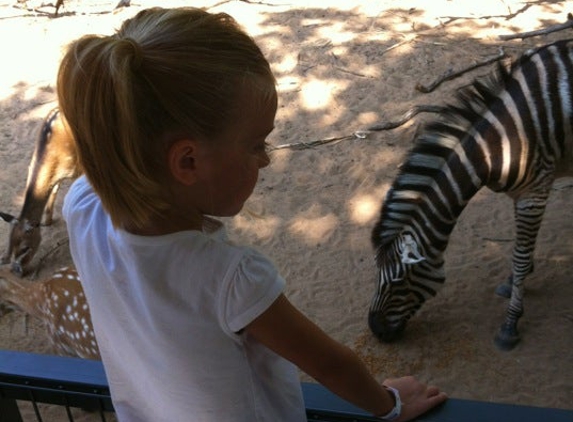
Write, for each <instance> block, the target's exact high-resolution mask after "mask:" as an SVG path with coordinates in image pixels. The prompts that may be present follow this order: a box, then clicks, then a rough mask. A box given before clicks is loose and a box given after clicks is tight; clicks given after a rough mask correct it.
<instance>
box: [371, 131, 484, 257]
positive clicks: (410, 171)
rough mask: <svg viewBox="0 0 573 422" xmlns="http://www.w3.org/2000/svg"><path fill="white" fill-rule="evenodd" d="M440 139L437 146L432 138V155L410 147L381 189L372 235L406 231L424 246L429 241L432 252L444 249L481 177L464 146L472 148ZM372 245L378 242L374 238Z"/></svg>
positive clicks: (479, 170) (422, 147)
mask: <svg viewBox="0 0 573 422" xmlns="http://www.w3.org/2000/svg"><path fill="white" fill-rule="evenodd" d="M446 143H447V142H445V141H444V140H442V142H441V145H440V147H439V148H437V147H436V145H437V144H436V140H434V144H433V145H432V147H433V148H432V151H433V152H434V154H430V153H428V151H427V150H425V148H424V146H423V145H419V146H418V147H417V148H415V149H414V150H413V151H412V152H411V154H410V155H409V157H408V159H407V161H406V163H405V164H404V165H403V166H402V170H401V173H400V175H399V176H398V177H397V178H396V180H395V182H394V184H393V186H392V188H391V189H390V191H389V192H388V194H387V197H386V201H385V203H384V207H383V210H382V216H381V219H380V222H379V223H378V225H377V227H376V228H375V229H374V233H373V234H374V235H375V237H376V236H379V239H384V238H386V239H389V238H393V237H395V236H396V235H398V234H400V233H403V232H411V233H413V234H414V235H415V237H416V238H417V239H418V240H419V241H420V242H422V243H423V244H424V245H431V247H428V248H429V249H432V250H433V252H434V253H433V255H434V256H436V255H437V254H439V253H441V252H443V251H444V250H445V249H446V247H447V244H448V241H449V237H450V234H451V232H452V230H453V228H454V226H455V225H456V223H457V220H458V218H459V216H460V214H461V213H462V211H463V210H464V208H465V207H466V205H467V204H468V203H469V201H470V200H471V199H472V198H473V196H474V195H475V194H476V193H477V192H478V191H479V190H480V189H481V188H482V187H483V186H484V185H485V182H484V181H485V180H487V179H486V177H487V176H486V175H484V171H483V169H480V168H479V167H478V166H476V165H474V164H473V163H474V160H476V159H479V157H472V156H471V155H470V154H471V152H468V151H472V150H474V149H471V148H469V149H468V148H465V149H464V148H463V145H462V144H461V143H460V142H459V141H457V142H454V143H453V145H448V146H446V145H445V144H446ZM478 162H479V161H478ZM382 243H383V242H382ZM375 244H376V245H377V246H379V244H380V243H377V242H376V240H375ZM428 248H426V249H428ZM426 252H427V253H428V252H429V253H430V254H432V253H431V251H430V250H427V251H426Z"/></svg>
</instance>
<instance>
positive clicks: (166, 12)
mask: <svg viewBox="0 0 573 422" xmlns="http://www.w3.org/2000/svg"><path fill="white" fill-rule="evenodd" d="M261 81H263V83H262V84H261ZM267 82H268V84H267ZM245 83H251V84H254V85H252V87H253V88H255V87H261V86H263V87H265V86H268V87H270V89H268V91H269V92H270V91H271V90H273V92H274V83H275V80H274V77H273V75H272V72H271V70H270V66H269V63H268V61H267V60H266V59H265V57H264V56H263V54H262V52H261V50H260V49H259V47H258V46H257V45H256V43H255V42H254V40H253V39H252V38H250V37H249V36H248V35H247V34H246V33H245V32H244V31H243V30H242V29H241V28H240V27H239V26H238V24H237V23H236V22H235V21H234V20H233V18H231V17H230V16H229V15H227V14H224V13H220V14H210V13H208V12H205V11H202V10H200V9H193V8H178V9H162V8H152V9H147V10H143V11H141V12H139V13H138V14H137V15H136V16H134V17H133V18H131V19H129V20H127V21H125V22H124V23H123V25H122V26H121V28H120V29H119V30H118V31H117V33H116V34H115V35H112V36H98V35H87V36H84V37H82V38H80V39H79V40H76V41H74V42H73V43H72V44H71V45H70V46H69V47H68V50H67V52H66V54H65V56H64V58H63V60H62V62H61V64H60V69H59V73H58V82H57V87H58V88H57V92H58V101H59V105H60V109H61V110H62V112H63V114H64V116H65V117H66V119H67V121H68V123H69V126H70V129H71V131H72V134H73V136H74V138H75V141H76V145H77V151H78V160H79V164H80V166H81V168H82V170H83V172H85V174H86V176H87V177H88V180H89V181H90V183H91V184H92V186H93V187H94V189H95V191H96V192H97V194H98V195H99V196H100V198H101V200H102V204H103V206H104V208H105V209H106V211H107V212H108V213H109V215H110V216H111V220H112V222H113V224H114V225H115V226H116V227H117V226H120V225H121V224H122V223H124V222H126V221H129V222H130V223H131V224H134V225H135V226H137V227H143V226H144V225H145V224H146V223H147V222H148V221H149V220H150V218H152V217H153V216H154V215H160V214H161V213H163V212H164V211H165V210H167V209H168V208H169V202H168V198H167V197H166V192H165V191H164V186H163V183H162V182H164V181H165V180H166V179H165V178H166V177H167V176H166V175H167V167H166V163H165V160H166V158H165V157H166V151H167V149H168V147H169V145H167V144H166V140H165V139H166V137H167V136H166V135H169V134H182V135H184V136H190V137H192V138H194V139H199V140H210V139H213V138H216V137H217V135H219V134H221V133H222V132H223V131H224V130H225V129H226V128H228V127H229V125H230V124H232V123H234V119H237V118H238V111H239V110H238V97H239V95H240V94H241V91H242V90H243V89H244V86H245Z"/></svg>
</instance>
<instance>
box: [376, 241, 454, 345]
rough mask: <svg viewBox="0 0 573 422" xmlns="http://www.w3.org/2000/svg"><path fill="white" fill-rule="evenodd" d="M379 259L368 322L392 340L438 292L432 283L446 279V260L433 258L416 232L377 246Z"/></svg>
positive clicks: (382, 338) (381, 334)
mask: <svg viewBox="0 0 573 422" xmlns="http://www.w3.org/2000/svg"><path fill="white" fill-rule="evenodd" d="M376 259H377V265H378V285H377V289H376V292H375V294H374V297H373V298H372V302H371V304H370V311H369V315H368V324H369V326H370V329H371V330H372V332H373V333H374V334H375V335H376V336H377V337H378V338H379V339H380V340H382V341H384V342H390V341H393V340H395V339H396V338H397V337H398V336H399V335H400V334H401V333H402V332H403V331H404V328H405V327H406V323H407V322H408V320H409V319H410V318H411V317H412V316H413V315H414V314H415V313H416V311H417V310H418V309H419V308H420V307H421V306H422V304H423V303H424V302H425V301H426V299H427V298H429V297H431V296H434V295H435V293H436V292H435V290H434V288H435V286H431V284H433V282H438V283H440V284H441V283H442V282H443V280H444V276H443V261H442V260H441V259H439V260H437V261H434V260H432V261H434V262H430V260H429V259H427V257H426V256H425V255H424V250H423V248H422V246H421V244H420V242H419V241H418V240H417V239H416V236H415V235H414V234H413V233H407V232H402V233H400V234H399V235H397V236H396V237H395V238H394V239H392V240H390V241H389V242H387V243H385V244H382V245H381V246H380V247H378V253H377V257H376ZM436 262H437V263H438V265H436Z"/></svg>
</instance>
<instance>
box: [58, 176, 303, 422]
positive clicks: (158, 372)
mask: <svg viewBox="0 0 573 422" xmlns="http://www.w3.org/2000/svg"><path fill="white" fill-rule="evenodd" d="M63 214H64V218H65V220H66V222H67V226H68V232H69V238H70V249H71V253H72V257H73V260H74V263H75V265H76V267H77V269H78V272H79V275H80V278H81V280H82V285H83V288H84V290H85V294H86V297H87V301H88V303H89V306H90V310H91V316H92V321H93V325H94V329H95V333H96V338H97V341H98V346H99V349H100V352H101V356H102V360H103V363H104V367H105V371H106V375H107V378H108V381H109V385H110V390H111V395H112V399H113V403H114V407H115V410H116V413H117V416H118V418H119V420H120V421H121V422H144V421H149V422H162V421H165V422H191V421H193V422H195V421H197V422H203V421H205V422H210V421H213V422H224V421H233V422H237V421H245V422H255V421H273V422H274V421H289V422H290V421H293V422H295V421H296V422H301V421H306V417H305V410H304V402H303V399H302V393H301V388H300V381H299V377H298V370H297V368H296V367H295V366H294V365H293V364H291V363H290V362H288V361H286V360H285V359H283V358H282V357H280V356H279V355H277V354H275V353H273V352H272V351H270V350H269V349H267V348H266V347H264V346H262V345H261V344H259V343H257V342H255V341H253V340H252V339H250V338H249V336H248V335H247V334H245V333H244V332H241V329H243V328H244V327H245V326H246V325H248V324H249V323H250V322H251V321H253V319H255V318H256V317H257V316H259V315H260V314H261V313H263V312H264V311H265V310H266V309H267V308H268V307H269V306H270V305H271V304H272V303H273V302H274V301H275V300H276V299H277V297H278V296H279V295H280V294H281V293H282V291H283V289H284V280H283V279H282V277H281V276H280V275H279V274H278V273H277V270H276V269H275V267H274V265H273V264H272V263H271V262H270V261H269V260H268V259H267V258H265V257H264V256H263V255H261V254H260V253H258V252H257V251H255V250H253V249H251V248H247V247H242V246H235V245H233V244H231V243H230V242H229V241H228V240H227V238H226V233H225V230H224V228H223V226H222V224H221V223H220V222H215V220H210V221H211V223H215V224H210V225H211V226H214V227H212V228H211V230H204V231H203V232H199V231H184V232H178V233H173V234H169V235H164V236H149V237H148V236H136V235H133V234H130V233H127V232H126V231H123V230H116V229H114V228H113V226H112V225H111V220H110V218H109V216H108V215H107V213H106V212H105V211H104V210H103V208H102V205H101V202H100V200H99V197H98V196H97V195H96V194H95V193H94V192H93V190H92V188H91V185H90V184H89V183H88V182H87V179H86V178H85V177H81V178H79V179H78V180H76V181H75V182H74V183H73V185H72V186H71V188H70V190H69V192H68V194H67V195H66V198H65V202H64V209H63Z"/></svg>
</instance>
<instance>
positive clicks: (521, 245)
mask: <svg viewBox="0 0 573 422" xmlns="http://www.w3.org/2000/svg"><path fill="white" fill-rule="evenodd" d="M548 196H549V189H547V190H543V191H541V192H540V191H537V192H529V193H528V194H527V195H526V196H524V197H521V198H519V199H516V200H515V223H516V230H515V246H514V248H513V268H512V275H511V276H510V278H509V280H508V283H509V286H510V289H511V290H510V291H511V297H510V300H509V305H508V307H507V313H506V317H505V321H504V323H503V324H502V325H501V328H500V329H499V331H498V333H497V335H496V336H495V344H496V345H497V347H498V348H500V349H501V350H511V349H513V348H514V347H515V346H516V344H517V343H518V342H519V340H520V336H519V332H518V330H517V323H518V321H519V318H521V316H522V315H523V293H524V284H523V282H524V280H525V277H527V275H528V274H529V273H531V272H532V271H533V253H534V251H535V241H536V239H537V233H538V232H539V228H540V227H541V221H542V220H543V214H544V212H545V206H546V204H547V198H548ZM505 289H507V287H506V286H504V285H502V286H499V287H498V288H497V290H496V292H498V294H499V292H500V290H502V295H503V291H504V290H505Z"/></svg>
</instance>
